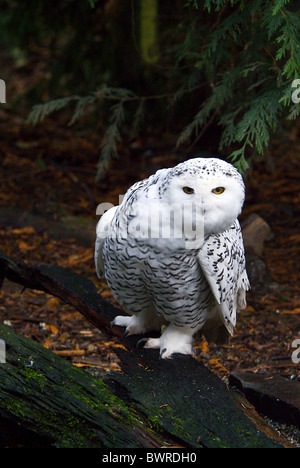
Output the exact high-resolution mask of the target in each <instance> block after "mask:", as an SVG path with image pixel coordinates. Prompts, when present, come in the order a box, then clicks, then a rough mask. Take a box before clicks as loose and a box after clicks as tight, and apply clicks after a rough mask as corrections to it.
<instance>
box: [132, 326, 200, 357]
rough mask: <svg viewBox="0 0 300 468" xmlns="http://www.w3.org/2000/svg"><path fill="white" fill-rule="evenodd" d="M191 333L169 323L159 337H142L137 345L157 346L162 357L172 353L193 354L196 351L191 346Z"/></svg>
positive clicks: (145, 346) (144, 346)
mask: <svg viewBox="0 0 300 468" xmlns="http://www.w3.org/2000/svg"><path fill="white" fill-rule="evenodd" d="M192 342H193V335H192V334H190V333H186V330H185V331H183V330H182V329H181V328H178V327H175V326H174V325H169V326H168V328H167V329H166V330H165V332H164V333H163V334H162V335H161V337H160V338H142V339H141V340H140V341H139V342H138V347H143V348H155V349H156V348H158V349H159V350H160V357H161V358H162V359H167V358H171V357H172V355H173V354H175V353H180V354H190V355H191V356H193V357H194V356H195V354H196V351H195V348H193V346H192Z"/></svg>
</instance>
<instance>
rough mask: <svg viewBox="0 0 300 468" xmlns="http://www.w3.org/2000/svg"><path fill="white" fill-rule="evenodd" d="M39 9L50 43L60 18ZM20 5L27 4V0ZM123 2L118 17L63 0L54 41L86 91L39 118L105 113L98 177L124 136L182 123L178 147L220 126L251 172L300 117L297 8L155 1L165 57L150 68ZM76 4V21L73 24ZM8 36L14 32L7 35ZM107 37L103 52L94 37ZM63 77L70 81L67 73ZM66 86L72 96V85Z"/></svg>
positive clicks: (267, 2) (36, 110) (238, 1)
mask: <svg viewBox="0 0 300 468" xmlns="http://www.w3.org/2000/svg"><path fill="white" fill-rule="evenodd" d="M3 1H4V0H0V5H1V2H2V3H3ZM29 3H30V4H31V3H32V2H29ZM33 3H34V5H35V9H36V10H37V11H39V15H41V16H42V18H43V21H41V19H40V21H38V20H37V18H38V17H37V16H36V14H35V13H34V12H33V11H31V13H32V15H33V17H32V20H31V31H32V33H35V34H36V33H37V31H38V38H39V40H40V41H41V43H43V41H44V40H45V37H46V32H48V31H49V25H50V23H51V22H50V19H49V18H50V17H51V14H50V13H49V12H48V13H47V14H46V13H45V11H44V10H45V4H46V3H47V2H45V1H43V0H37V1H36V2H33ZM104 3H105V2H104ZM108 3H110V2H108ZM14 4H17V5H18V7H19V8H20V5H21V2H20V0H16V1H15V2H14ZM113 4H114V5H115V7H116V10H115V13H114V14H113V15H112V14H111V13H109V14H108V13H107V9H105V7H104V6H103V5H102V2H98V1H96V0H86V2H78V1H75V0H73V1H72V0H70V2H67V1H66V0H62V1H61V2H60V5H61V6H60V13H61V15H60V16H59V18H58V24H56V25H55V28H54V29H55V38H52V41H53V42H52V43H54V44H55V46H57V44H58V43H59V44H60V50H61V51H62V52H61V54H60V60H59V61H58V63H59V64H60V65H61V64H62V63H63V60H64V59H65V58H66V56H67V55H66V54H67V53H69V56H68V58H69V62H68V63H69V67H70V69H69V71H70V70H72V72H73V76H74V73H75V74H76V73H77V70H79V69H80V64H79V63H78V61H76V57H77V58H78V57H79V58H80V60H79V62H80V61H81V63H82V64H84V66H82V70H81V69H80V72H79V77H81V78H82V79H80V80H78V81H79V83H80V84H81V86H78V87H77V88H76V86H75V92H74V95H72V96H68V97H65V98H61V99H54V100H50V101H49V102H46V103H45V104H39V105H37V106H34V107H33V110H32V112H31V114H30V116H29V121H30V122H32V123H33V124H36V123H37V122H39V121H42V120H43V119H44V118H45V117H46V116H47V115H48V114H49V113H51V112H53V111H59V110H61V109H62V108H64V107H66V106H69V105H75V107H74V113H73V117H72V118H71V121H70V124H73V123H75V122H76V121H78V119H79V118H80V117H82V115H83V114H84V113H87V112H91V111H94V110H95V109H97V111H98V115H101V120H102V121H103V123H106V125H105V129H104V137H103V140H102V145H101V147H102V153H101V157H100V160H99V164H98V178H99V177H101V175H102V174H103V171H104V170H105V168H106V167H107V166H108V163H109V161H110V159H111V158H113V157H117V156H118V147H117V144H118V142H119V141H120V140H121V139H123V138H124V137H125V136H126V137H127V138H129V139H130V138H132V137H133V136H134V135H135V134H136V133H137V132H138V131H143V132H153V130H163V129H164V128H165V126H166V122H167V123H168V124H169V125H174V122H176V131H178V145H183V144H191V142H192V143H193V142H194V143H198V142H199V141H200V142H201V138H202V137H203V135H204V134H205V133H207V132H209V131H210V129H211V128H212V125H214V128H219V130H220V132H219V134H217V136H216V137H213V139H216V138H218V149H219V151H220V152H221V153H222V155H224V156H225V157H227V158H228V159H229V160H231V161H232V162H233V163H234V164H235V165H236V167H237V168H238V169H239V170H240V171H242V172H243V171H245V170H246V169H247V167H248V165H249V162H250V161H251V157H252V155H253V154H257V153H258V154H263V152H264V150H265V149H266V147H267V146H268V145H269V144H270V141H271V138H272V136H273V134H274V132H275V131H276V129H277V128H278V126H279V125H280V123H281V122H282V121H283V120H284V119H294V118H296V117H297V116H298V115H299V112H300V111H299V103H297V102H293V100H292V93H293V91H294V89H293V88H292V83H293V80H295V79H297V78H300V52H299V44H300V38H299V34H300V18H299V11H298V10H297V2H294V1H292V0H255V1H251V2H245V1H244V0H204V1H202V2H201V1H199V0H182V2H177V3H176V5H177V6H176V7H175V5H174V2H173V1H171V0H165V1H164V2H162V1H161V2H158V1H157V0H153V4H151V1H150V0H147V2H145V3H143V4H144V6H145V5H149V8H152V10H151V11H152V14H154V13H153V8H155V31H156V33H155V34H157V37H156V40H155V38H154V37H153V31H154V29H153V28H152V29H151V31H152V33H151V34H152V36H151V42H152V43H154V42H155V43H156V44H157V46H158V49H157V52H159V54H158V56H156V55H155V61H154V62H153V63H149V61H148V62H147V57H146V54H145V53H144V51H143V42H142V41H144V40H145V38H144V37H143V38H141V37H139V32H140V33H141V34H142V35H143V33H142V32H141V30H139V26H140V27H141V24H142V22H141V11H140V10H139V6H140V2H138V1H137V0H132V1H131V2H124V1H123V0H115V1H114V2H113ZM125 4H126V5H125ZM70 5H71V10H72V12H73V15H74V14H75V15H74V16H75V18H76V20H72V21H73V22H72V21H71V23H70V11H71V10H70V9H69V6H70ZM48 6H49V3H47V7H48ZM129 6H130V8H129ZM91 7H93V8H91ZM157 9H158V10H157ZM50 10H51V8H50ZM51 11H52V10H51ZM67 12H68V14H67ZM68 15H69V16H68ZM156 15H158V16H156ZM8 16H9V15H6V16H5V15H4V16H3V18H4V19H2V20H0V22H1V23H2V24H0V26H1V25H2V26H3V25H4V26H5V24H4V23H5V21H4V20H5V18H6V26H7V24H9V25H10V26H11V25H12V23H13V22H12V18H14V15H12V17H10V19H9V21H8V20H7V17H8ZM27 21H28V20H27ZM68 21H69V23H68ZM80 21H81V22H80ZM26 24H27V23H26V21H25V20H24V22H23V25H24V27H23V29H22V31H23V33H22V34H23V39H24V38H28V37H31V36H30V33H28V31H27V30H26V27H25V26H26ZM120 25H121V26H122V27H120ZM7 30H8V28H7V27H6V28H5V27H4V29H3V32H2V33H0V35H1V34H2V35H4V34H7ZM142 30H143V28H142ZM26 31H27V32H26ZM60 31H63V35H60ZM25 32H26V34H25ZM80 34H82V35H83V36H82V35H80ZM28 35H29V36H28ZM100 36H101V40H100V39H99V41H100V42H99V44H98V46H97V47H98V48H97V47H96V46H95V43H94V42H93V37H100ZM82 37H84V40H82ZM79 38H80V40H79ZM48 41H49V39H48ZM50 42H51V41H50ZM88 47H90V50H92V51H93V53H88V51H87V49H88ZM94 52H95V53H94ZM155 52H156V51H155ZM74 55H76V57H74ZM71 59H72V60H71ZM61 66H62V65H61ZM57 68H59V67H57ZM83 71H84V73H83ZM61 74H62V77H65V76H69V73H67V72H66V70H64V69H62V73H61ZM91 75H92V77H91V78H89V77H90V76H91ZM53 76H57V75H53ZM73 81H74V80H73ZM61 82H62V83H65V88H66V89H68V94H71V93H70V87H69V83H70V81H69V80H66V79H65V81H63V80H61V81H60V83H61ZM82 83H84V86H82ZM87 83H89V87H88V88H87V86H88V85H87ZM72 84H73V85H74V82H73V83H72ZM94 84H95V85H94ZM93 86H94V87H93ZM95 88H97V91H94V90H95ZM60 89H61V88H60ZM82 89H83V90H84V92H82ZM87 89H88V90H87ZM86 90H87V91H86ZM146 117H147V119H146ZM128 129H130V130H128Z"/></svg>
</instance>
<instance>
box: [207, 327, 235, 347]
mask: <svg viewBox="0 0 300 468" xmlns="http://www.w3.org/2000/svg"><path fill="white" fill-rule="evenodd" d="M201 332H202V333H203V335H204V336H205V339H206V341H207V342H208V343H216V344H217V345H226V344H228V343H229V337H230V333H229V332H228V330H227V328H226V327H225V325H224V324H223V323H220V322H219V324H216V323H215V322H214V323H212V322H210V323H209V322H207V323H206V324H205V326H204V327H203V328H202V330H201Z"/></svg>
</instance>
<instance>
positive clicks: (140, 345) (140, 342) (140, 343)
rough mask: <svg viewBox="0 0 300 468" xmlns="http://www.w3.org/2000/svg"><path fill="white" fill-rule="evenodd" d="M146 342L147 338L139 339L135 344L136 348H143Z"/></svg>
mask: <svg viewBox="0 0 300 468" xmlns="http://www.w3.org/2000/svg"><path fill="white" fill-rule="evenodd" d="M147 341H148V338H141V339H140V340H139V341H138V342H137V344H136V347H137V348H139V349H141V348H143V347H144V345H145V344H146V342H147Z"/></svg>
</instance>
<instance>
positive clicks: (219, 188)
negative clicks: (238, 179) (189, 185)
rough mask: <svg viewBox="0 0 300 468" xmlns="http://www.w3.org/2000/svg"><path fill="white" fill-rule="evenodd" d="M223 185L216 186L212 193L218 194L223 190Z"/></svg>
mask: <svg viewBox="0 0 300 468" xmlns="http://www.w3.org/2000/svg"><path fill="white" fill-rule="evenodd" d="M224 190H225V189H224V187H216V188H214V189H213V190H212V193H215V194H216V195H220V194H221V193H223V192H224Z"/></svg>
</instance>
